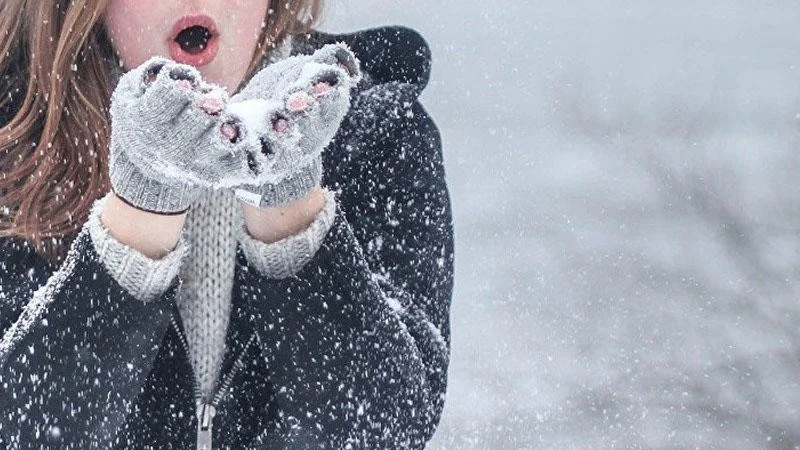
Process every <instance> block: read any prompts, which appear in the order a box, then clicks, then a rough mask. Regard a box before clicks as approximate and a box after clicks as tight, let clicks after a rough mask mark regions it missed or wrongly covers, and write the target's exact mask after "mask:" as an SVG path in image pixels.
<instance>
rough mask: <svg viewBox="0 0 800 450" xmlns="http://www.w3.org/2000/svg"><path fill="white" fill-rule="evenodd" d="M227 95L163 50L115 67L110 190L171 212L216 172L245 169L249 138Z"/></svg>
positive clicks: (128, 199) (156, 209) (195, 194)
mask: <svg viewBox="0 0 800 450" xmlns="http://www.w3.org/2000/svg"><path fill="white" fill-rule="evenodd" d="M228 100H229V99H228V97H227V94H226V93H225V91H224V90H223V89H222V88H220V87H217V86H214V85H211V84H207V83H204V82H203V81H202V80H201V78H200V73H199V72H198V71H197V70H196V69H194V68H193V67H191V66H187V65H183V64H176V63H174V62H172V61H170V60H168V59H164V58H152V59H150V60H148V61H147V62H145V63H144V64H142V65H141V66H139V67H138V68H136V69H134V70H132V71H130V72H128V73H126V74H125V75H123V76H122V78H121V79H120V81H119V84H118V85H117V88H116V89H115V90H114V94H113V96H112V101H111V154H110V161H109V175H110V178H111V185H112V188H113V190H114V192H115V194H116V195H117V196H119V197H120V198H122V199H123V200H124V201H126V202H127V203H129V204H131V205H133V206H135V207H137V208H139V209H143V210H147V211H151V212H156V213H161V214H173V213H179V212H183V211H185V210H187V209H188V208H189V205H190V204H191V203H192V202H193V201H194V200H195V199H196V198H197V197H198V196H199V195H200V193H201V192H202V190H203V189H204V188H207V187H211V186H213V185H214V184H215V183H217V182H218V181H219V179H220V177H221V176H222V175H231V174H237V173H243V172H245V171H246V170H247V163H246V161H247V160H246V157H245V154H246V153H247V151H246V146H247V145H250V142H251V140H249V139H243V137H244V135H245V134H247V133H246V131H245V130H244V129H243V127H242V125H241V119H240V118H238V117H236V116H235V115H232V114H230V113H229V112H228V111H226V106H227V102H228Z"/></svg>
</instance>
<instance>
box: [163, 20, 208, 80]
mask: <svg viewBox="0 0 800 450" xmlns="http://www.w3.org/2000/svg"><path fill="white" fill-rule="evenodd" d="M218 41H219V38H218V34H217V30H216V24H215V23H214V19H212V18H211V17H209V16H206V15H204V14H198V15H189V16H184V17H181V18H180V19H179V20H178V21H177V22H176V23H175V26H173V28H172V36H171V38H170V42H169V49H170V53H171V56H172V59H174V60H175V61H177V62H179V63H181V64H189V65H191V66H195V67H200V66H204V65H206V64H208V63H210V62H211V61H213V60H214V57H216V56H217V43H218Z"/></svg>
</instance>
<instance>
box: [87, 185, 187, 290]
mask: <svg viewBox="0 0 800 450" xmlns="http://www.w3.org/2000/svg"><path fill="white" fill-rule="evenodd" d="M111 195H113V194H111V193H110V192H109V193H108V194H107V195H106V196H105V197H103V198H100V199H98V200H97V201H95V203H94V205H92V209H91V212H90V214H89V218H88V221H87V224H86V225H87V227H88V228H89V234H90V235H91V236H92V241H93V242H94V245H95V248H96V249H97V253H98V254H100V255H103V260H104V262H105V263H106V264H105V266H106V269H107V270H108V271H109V273H110V274H111V276H112V277H113V278H114V279H115V280H117V282H118V283H119V284H120V285H121V286H122V287H124V288H126V289H127V290H128V291H130V293H131V295H133V296H134V297H136V298H138V299H140V300H142V301H144V302H149V301H151V300H154V299H156V298H158V297H159V296H160V295H161V294H163V293H164V291H166V290H167V288H168V287H169V285H170V283H171V282H172V280H174V279H175V277H176V276H177V275H178V269H179V268H180V264H181V261H182V260H183V259H184V257H185V256H186V254H187V253H188V251H189V247H188V244H187V242H186V239H185V238H184V236H183V235H181V237H180V238H179V239H178V244H177V246H176V247H175V249H174V250H172V251H171V252H170V253H168V254H167V255H166V256H164V257H163V258H161V259H151V258H148V257H147V256H145V255H144V254H143V253H141V252H139V251H137V250H136V249H134V248H131V247H128V246H127V245H125V244H123V243H121V242H119V241H118V240H116V239H114V238H113V237H112V236H111V235H110V234H108V230H107V229H106V227H105V225H103V223H102V221H101V220H100V214H102V212H103V210H104V209H105V206H106V203H107V202H108V198H109V197H110V196H111Z"/></svg>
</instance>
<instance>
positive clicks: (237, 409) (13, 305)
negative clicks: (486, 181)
mask: <svg viewBox="0 0 800 450" xmlns="http://www.w3.org/2000/svg"><path fill="white" fill-rule="evenodd" d="M297 41H298V42H297V44H296V45H295V49H294V50H293V52H292V53H293V54H296V53H311V52H313V49H315V48H319V47H320V46H322V45H323V44H326V43H330V42H336V41H344V42H346V43H347V44H348V45H349V46H350V47H351V49H352V50H353V51H354V53H355V54H356V55H357V56H358V58H359V59H360V60H361V62H362V68H363V70H364V72H365V73H366V75H367V76H366V78H365V79H364V80H363V81H362V82H361V83H359V85H358V86H356V87H355V88H354V91H353V97H352V99H353V101H352V106H351V109H350V112H349V113H348V115H347V117H346V118H345V119H344V121H343V122H342V126H341V128H340V129H339V132H338V133H337V135H336V137H335V138H334V140H333V141H332V143H331V144H330V145H329V146H328V147H327V148H326V150H325V152H324V153H323V164H324V167H325V176H324V178H323V185H324V186H327V187H329V188H330V189H332V190H334V191H337V192H338V194H337V201H338V205H339V210H338V214H337V218H336V220H335V222H334V224H333V227H332V228H331V230H330V232H329V234H328V235H327V237H326V238H325V241H324V243H323V245H322V247H321V249H320V250H319V251H318V253H317V254H316V255H315V256H314V258H313V259H312V261H311V262H310V263H308V264H307V265H306V266H305V267H304V268H303V269H302V270H301V271H300V272H299V273H298V274H297V275H295V276H292V277H290V278H285V279H281V280H272V279H267V278H265V277H264V276H262V275H261V274H260V273H259V272H258V271H257V270H256V269H255V267H254V266H252V265H251V264H250V263H249V262H248V260H247V259H246V257H245V256H244V254H243V252H242V251H241V248H239V249H238V250H237V261H236V271H235V274H236V275H235V284H234V287H233V307H232V313H231V319H230V325H229V328H228V336H227V348H228V352H227V354H226V356H225V361H224V363H223V368H222V377H225V374H228V373H229V371H230V370H231V367H232V366H234V365H239V366H240V367H239V369H240V370H238V372H236V373H237V375H236V376H235V377H233V378H232V379H231V380H229V382H230V385H229V388H228V389H227V390H224V391H223V392H222V395H221V398H220V399H219V404H218V408H217V409H218V411H217V415H216V417H215V418H214V420H213V430H214V448H231V449H245V448H247V449H251V448H252V449H256V448H259V449H279V448H280V449H307V448H330V449H344V448H354V449H355V448H365V449H367V448H368V449H378V448H403V449H405V448H412V449H417V448H423V447H424V446H425V443H426V442H427V441H428V440H429V439H430V438H431V437H432V435H433V433H434V431H435V429H436V427H437V425H438V422H439V419H440V417H441V413H442V408H443V405H444V399H445V388H446V382H447V367H448V358H449V349H450V324H449V310H450V302H451V296H452V288H453V228H452V216H451V210H450V200H449V194H448V190H447V186H446V184H445V173H444V168H443V164H442V153H441V138H440V135H439V131H438V130H437V128H436V125H435V124H434V123H433V121H432V120H431V118H430V117H429V116H428V114H427V113H426V111H425V109H424V108H423V107H422V105H421V104H420V103H419V101H418V99H417V97H418V95H419V93H420V92H421V91H422V89H423V88H424V87H425V85H426V83H427V81H428V76H429V73H430V50H429V48H428V46H427V44H426V43H425V41H424V39H423V38H422V37H421V36H420V35H419V34H418V33H416V32H415V31H413V30H410V29H408V28H404V27H381V28H374V29H367V30H362V31H359V32H356V33H352V34H342V35H331V34H325V33H320V32H313V33H311V34H310V35H308V36H306V37H303V38H298V40H297ZM7 119H8V118H6V120H7ZM179 282H180V279H179V278H176V280H175V281H174V282H173V284H172V286H171V287H170V288H169V289H168V291H167V292H166V293H165V294H164V295H163V296H162V297H161V298H159V299H158V300H156V301H154V302H150V303H144V302H141V301H139V300H136V299H135V298H133V297H132V296H131V295H130V294H129V293H128V292H127V291H125V290H124V289H123V288H122V287H121V286H120V285H119V284H118V283H117V282H116V281H115V280H114V279H113V278H112V277H111V276H110V275H109V274H108V272H107V271H106V269H105V267H104V266H103V264H102V263H101V262H100V261H99V259H98V255H97V254H96V252H95V251H94V247H93V245H92V243H91V239H90V236H89V235H88V229H85V228H84V229H83V230H82V231H81V232H80V233H78V234H77V236H76V237H75V238H74V240H73V242H72V246H71V249H70V252H69V254H68V256H67V258H66V259H65V260H64V262H63V264H61V265H60V267H53V266H50V265H49V264H48V263H46V262H45V261H44V260H43V259H41V258H40V257H39V256H38V255H36V254H35V253H34V252H33V251H32V249H31V247H30V246H29V245H27V244H26V243H25V242H22V241H21V240H17V239H0V332H1V333H3V335H4V337H3V341H2V344H0V449H4V448H8V449H17V448H19V449H34V448H35V449H43V448H54V449H55V448H58V449H65V448H74V449H90V448H98V449H109V448H115V449H194V448H195V439H196V438H195V436H196V430H197V418H196V417H195V399H194V394H193V375H192V367H191V364H190V363H189V360H188V358H187V355H186V353H185V351H184V348H183V347H182V345H181V344H182V342H181V340H180V339H179V334H178V333H177V332H176V328H180V316H179V314H178V311H177V309H176V304H175V296H176V291H177V288H178V283H179ZM45 283H47V284H46V286H45V287H43V288H41V289H39V291H37V288H39V286H42V285H44V284H45ZM34 291H37V294H36V295H33V293H34ZM251 338H252V340H251ZM248 341H249V342H250V345H249V346H247V345H246V343H247V342H248ZM237 359H238V360H239V363H235V361H236V360H237Z"/></svg>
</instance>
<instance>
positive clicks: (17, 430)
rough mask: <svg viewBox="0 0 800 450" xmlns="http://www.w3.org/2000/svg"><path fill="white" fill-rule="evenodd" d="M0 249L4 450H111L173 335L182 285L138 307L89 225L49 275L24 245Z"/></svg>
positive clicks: (5, 243) (0, 428)
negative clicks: (170, 325) (167, 335)
mask: <svg viewBox="0 0 800 450" xmlns="http://www.w3.org/2000/svg"><path fill="white" fill-rule="evenodd" d="M1 242H2V244H0V246H2V250H3V253H2V258H3V259H2V261H1V262H0V333H2V340H1V341H0V442H5V445H7V446H8V448H15V449H17V448H19V449H28V448H36V449H42V448H59V449H73V448H74V449H89V448H103V449H107V448H111V447H112V445H111V444H110V442H111V441H112V440H113V438H114V436H115V434H116V432H117V430H118V429H119V428H120V427H121V426H122V425H123V424H124V422H125V419H126V416H127V414H128V412H129V411H130V408H131V406H132V404H133V402H134V401H135V399H136V397H137V395H138V393H139V391H140V388H141V386H142V384H143V383H144V380H145V379H146V377H147V375H148V374H149V372H150V368H151V367H152V364H153V360H154V358H155V356H156V354H157V352H158V349H159V348H160V345H161V342H162V340H163V337H164V335H165V333H166V330H167V326H168V323H169V318H170V313H171V311H172V307H171V305H173V304H174V296H175V293H176V290H177V282H173V284H172V286H170V288H169V289H168V290H167V291H166V292H165V293H164V294H163V295H161V296H160V297H159V298H157V299H155V300H154V301H151V302H147V303H145V302H143V301H140V300H137V299H136V298H135V297H133V296H132V295H131V294H130V293H129V292H128V291H126V290H125V289H124V288H122V287H121V286H120V285H119V284H118V283H117V282H116V281H115V280H114V278H113V277H112V276H110V275H109V273H108V271H107V270H106V268H105V266H104V265H103V264H102V262H101V261H100V259H99V257H98V254H97V253H96V251H95V248H94V246H93V245H92V241H91V236H90V235H89V232H88V228H87V227H83V228H82V229H81V231H80V232H79V233H78V235H77V237H76V238H75V240H74V241H73V242H72V245H71V246H70V250H69V252H68V254H67V257H66V258H65V260H64V262H63V263H62V264H61V265H60V266H59V267H57V268H56V267H53V268H50V270H48V268H47V266H46V265H45V264H43V263H42V262H41V260H40V259H39V257H38V256H36V255H35V253H33V252H32V250H30V249H26V248H25V246H24V245H23V244H21V243H19V242H18V241H16V240H8V239H6V240H2V241H1ZM0 448H2V447H0Z"/></svg>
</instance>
